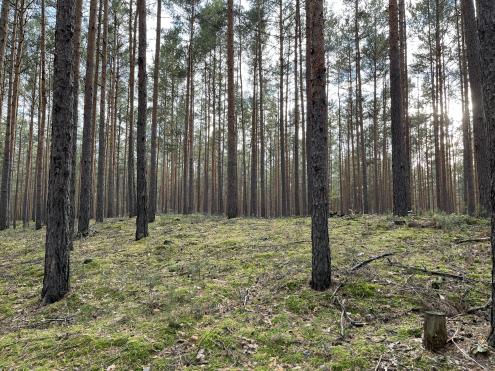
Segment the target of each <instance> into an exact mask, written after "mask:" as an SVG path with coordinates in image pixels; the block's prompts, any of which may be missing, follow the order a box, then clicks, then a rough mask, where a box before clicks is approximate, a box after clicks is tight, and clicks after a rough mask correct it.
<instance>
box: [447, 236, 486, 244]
mask: <svg viewBox="0 0 495 371" xmlns="http://www.w3.org/2000/svg"><path fill="white" fill-rule="evenodd" d="M487 241H490V237H479V238H468V239H466V240H456V241H455V243H456V244H458V245H460V244H463V243H469V242H487Z"/></svg>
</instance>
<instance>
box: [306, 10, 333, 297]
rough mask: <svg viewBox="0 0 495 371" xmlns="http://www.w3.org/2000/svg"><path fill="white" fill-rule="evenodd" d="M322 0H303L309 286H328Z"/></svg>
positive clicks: (328, 257) (325, 108)
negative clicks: (309, 229) (309, 220)
mask: <svg viewBox="0 0 495 371" xmlns="http://www.w3.org/2000/svg"><path fill="white" fill-rule="evenodd" d="M323 30H324V16H323V0H308V1H307V2H306V63H307V64H306V79H307V85H308V89H307V90H308V101H307V105H308V108H307V112H308V120H307V125H308V127H307V151H308V152H307V155H308V159H307V168H308V186H309V187H308V188H309V200H310V202H311V204H310V205H311V208H310V211H311V241H312V255H313V258H312V274H311V287H312V288H313V289H314V290H317V291H323V290H326V289H328V288H329V287H330V284H331V270H330V244H329V236H328V170H327V166H328V161H327V160H328V129H327V125H328V117H327V116H328V112H327V96H326V65H325V42H324V36H323V35H324V34H323V32H324V31H323Z"/></svg>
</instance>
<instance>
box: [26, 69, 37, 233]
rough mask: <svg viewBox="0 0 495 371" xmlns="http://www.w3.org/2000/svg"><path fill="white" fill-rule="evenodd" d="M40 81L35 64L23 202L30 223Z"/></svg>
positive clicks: (27, 220)
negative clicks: (36, 108) (34, 141)
mask: <svg viewBox="0 0 495 371" xmlns="http://www.w3.org/2000/svg"><path fill="white" fill-rule="evenodd" d="M37 82H38V65H36V66H35V69H34V75H33V90H32V92H31V113H30V118H29V134H28V138H29V139H28V142H29V143H28V152H27V158H26V179H25V183H24V200H23V204H22V224H23V226H27V225H29V200H30V198H29V195H30V193H31V160H32V157H33V127H34V110H35V107H36V103H35V100H36V88H37V86H38V85H37Z"/></svg>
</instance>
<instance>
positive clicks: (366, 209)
mask: <svg viewBox="0 0 495 371" xmlns="http://www.w3.org/2000/svg"><path fill="white" fill-rule="evenodd" d="M354 41H355V43H356V76H357V86H356V100H357V102H356V103H357V106H356V109H357V110H358V115H357V117H358V120H359V129H360V130H359V133H360V137H359V141H360V144H361V148H360V150H361V151H360V152H361V172H362V173H361V176H362V188H361V193H362V200H363V204H362V208H363V213H365V214H367V213H368V212H369V201H368V165H367V161H366V146H365V143H364V117H363V116H364V114H363V95H362V92H361V89H362V83H361V47H360V36H359V6H358V0H356V1H355V27H354Z"/></svg>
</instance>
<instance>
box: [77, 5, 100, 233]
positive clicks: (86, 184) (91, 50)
mask: <svg viewBox="0 0 495 371" xmlns="http://www.w3.org/2000/svg"><path fill="white" fill-rule="evenodd" d="M97 8H98V3H97V0H91V2H90V7H89V26H88V49H87V56H86V75H85V78H84V113H83V139H82V148H81V164H80V172H81V179H80V182H81V185H80V191H79V215H78V225H77V229H78V234H79V235H81V236H87V235H88V234H89V219H90V215H91V197H92V188H93V182H92V173H91V172H92V169H93V136H94V133H93V125H92V120H91V118H92V117H93V110H94V109H95V107H94V105H93V95H94V85H93V80H94V74H95V72H94V69H95V54H96V13H97Z"/></svg>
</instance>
